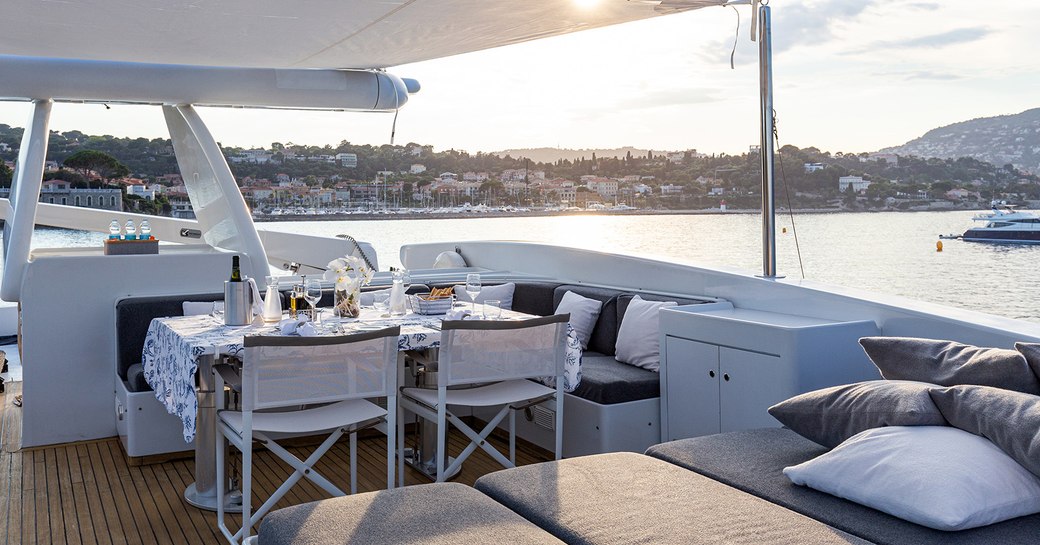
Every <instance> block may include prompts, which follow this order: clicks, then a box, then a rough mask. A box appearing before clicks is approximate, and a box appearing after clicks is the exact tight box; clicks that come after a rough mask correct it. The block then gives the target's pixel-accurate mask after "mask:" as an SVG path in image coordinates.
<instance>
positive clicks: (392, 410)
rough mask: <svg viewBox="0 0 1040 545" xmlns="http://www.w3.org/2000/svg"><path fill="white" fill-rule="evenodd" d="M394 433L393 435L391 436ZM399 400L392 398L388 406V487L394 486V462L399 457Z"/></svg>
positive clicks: (388, 488)
mask: <svg viewBox="0 0 1040 545" xmlns="http://www.w3.org/2000/svg"><path fill="white" fill-rule="evenodd" d="M391 435H392V436H391ZM396 443H397V401H396V400H394V399H393V398H390V400H389V402H388V403H387V408H386V489H387V490H391V489H393V487H394V464H395V460H396V459H397V455H396V454H397V452H396V450H397V449H396V448H395V447H396Z"/></svg>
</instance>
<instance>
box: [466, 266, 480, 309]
mask: <svg viewBox="0 0 1040 545" xmlns="http://www.w3.org/2000/svg"><path fill="white" fill-rule="evenodd" d="M466 295H469V300H470V302H471V304H472V305H473V313H474V314H476V312H477V296H478V295H480V275H479V274H477V273H469V274H467V275H466Z"/></svg>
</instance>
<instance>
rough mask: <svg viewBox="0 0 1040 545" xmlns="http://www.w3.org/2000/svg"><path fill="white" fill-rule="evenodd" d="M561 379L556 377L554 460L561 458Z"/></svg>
mask: <svg viewBox="0 0 1040 545" xmlns="http://www.w3.org/2000/svg"><path fill="white" fill-rule="evenodd" d="M562 383H563V377H562V376H561V377H556V384H557V386H556V459H557V460H559V459H561V458H563V399H564V397H563V386H561V384H562Z"/></svg>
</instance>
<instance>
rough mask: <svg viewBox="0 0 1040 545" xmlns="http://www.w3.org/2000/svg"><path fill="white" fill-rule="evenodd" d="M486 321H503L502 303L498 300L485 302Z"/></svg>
mask: <svg viewBox="0 0 1040 545" xmlns="http://www.w3.org/2000/svg"><path fill="white" fill-rule="evenodd" d="M484 319H485V320H500V319H502V301H499V300H498V299H488V300H487V301H484Z"/></svg>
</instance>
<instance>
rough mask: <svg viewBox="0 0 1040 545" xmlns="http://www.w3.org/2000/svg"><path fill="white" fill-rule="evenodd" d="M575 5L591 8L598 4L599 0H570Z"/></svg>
mask: <svg viewBox="0 0 1040 545" xmlns="http://www.w3.org/2000/svg"><path fill="white" fill-rule="evenodd" d="M571 1H572V2H574V5H575V6H578V7H579V8H581V9H592V8H594V7H596V6H597V5H599V2H600V0H571Z"/></svg>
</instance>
